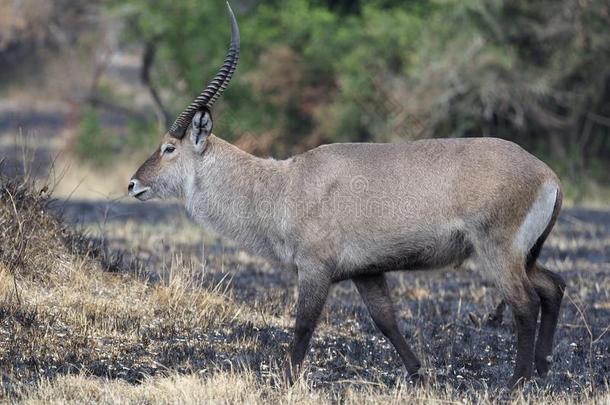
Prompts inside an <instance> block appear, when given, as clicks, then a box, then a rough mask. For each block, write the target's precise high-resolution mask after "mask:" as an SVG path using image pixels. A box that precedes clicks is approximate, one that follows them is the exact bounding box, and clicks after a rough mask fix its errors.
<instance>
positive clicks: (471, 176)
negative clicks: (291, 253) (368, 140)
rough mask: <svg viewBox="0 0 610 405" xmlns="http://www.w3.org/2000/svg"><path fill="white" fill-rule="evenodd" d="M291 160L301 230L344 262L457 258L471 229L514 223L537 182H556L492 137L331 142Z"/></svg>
mask: <svg viewBox="0 0 610 405" xmlns="http://www.w3.org/2000/svg"><path fill="white" fill-rule="evenodd" d="M292 165H293V166H294V169H295V173H296V175H293V176H294V179H293V181H292V182H291V187H292V190H291V193H292V195H294V196H298V197H295V198H301V199H302V200H303V201H304V204H303V205H301V206H300V210H299V212H298V213H297V219H296V226H297V227H298V230H297V232H298V233H299V234H303V235H305V237H304V239H305V240H307V241H308V243H310V244H312V246H311V247H310V248H312V249H313V248H315V249H316V250H317V251H318V253H322V256H325V257H328V258H333V259H332V260H336V261H337V263H336V265H338V266H339V267H341V266H343V267H346V268H353V267H358V266H364V267H366V265H367V264H371V265H378V264H379V263H381V265H382V266H388V267H391V266H408V265H411V266H415V267H436V266H442V265H446V264H451V263H453V262H455V261H461V260H463V259H464V258H465V257H466V256H467V255H468V254H469V253H470V251H471V250H472V246H470V241H469V239H471V238H473V237H474V236H473V235H474V233H475V232H477V229H474V228H484V227H486V226H488V224H490V223H491V222H492V221H494V222H493V227H495V228H501V229H500V231H502V230H504V229H511V230H513V231H514V230H516V228H517V227H518V226H519V224H520V223H521V221H522V220H523V218H524V217H525V215H526V214H527V210H528V209H529V207H530V206H531V205H532V204H533V202H534V200H535V199H536V197H537V191H538V189H539V188H540V186H541V182H545V181H547V182H555V183H556V184H558V180H557V178H556V176H555V175H554V173H553V172H552V171H551V170H550V169H549V168H548V167H547V166H546V165H545V164H544V163H542V162H541V161H540V160H538V159H537V158H535V157H534V156H532V155H531V154H529V153H527V152H526V151H525V150H523V149H522V148H521V147H519V146H517V145H516V144H514V143H511V142H508V141H504V140H501V139H495V138H461V139H433V140H421V141H415V142H404V143H396V144H332V145H327V146H322V147H319V148H316V149H314V150H312V151H309V152H307V153H305V154H303V155H299V156H297V157H295V158H294V160H293V162H292ZM498 217H501V218H498ZM312 241H314V242H312ZM324 252H325V253H324ZM398 268H403V267H398Z"/></svg>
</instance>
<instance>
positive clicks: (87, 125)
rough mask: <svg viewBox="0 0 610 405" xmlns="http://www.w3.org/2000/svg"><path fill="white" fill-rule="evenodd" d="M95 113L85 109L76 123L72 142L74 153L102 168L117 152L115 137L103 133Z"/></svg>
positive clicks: (90, 109)
mask: <svg viewBox="0 0 610 405" xmlns="http://www.w3.org/2000/svg"><path fill="white" fill-rule="evenodd" d="M103 132H104V130H102V126H101V124H100V120H99V117H98V115H97V111H96V110H95V109H94V108H87V109H85V110H84V111H83V113H82V114H81V116H80V119H79V122H78V134H77V136H76V139H75V141H74V153H75V154H76V156H77V157H78V158H80V159H82V160H83V161H86V162H89V163H91V164H92V165H94V166H104V165H106V164H108V163H109V162H110V160H111V157H112V155H113V153H115V152H116V150H117V145H116V137H114V136H108V134H105V133H103Z"/></svg>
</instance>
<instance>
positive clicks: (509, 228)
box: [128, 3, 565, 387]
mask: <svg viewBox="0 0 610 405" xmlns="http://www.w3.org/2000/svg"><path fill="white" fill-rule="evenodd" d="M227 6H228V11H229V17H230V23H231V44H230V48H229V51H228V53H227V56H226V58H225V61H224V64H223V65H222V67H221V68H220V71H219V72H218V74H217V75H216V76H215V78H214V79H213V80H212V81H211V82H210V83H209V84H208V85H207V87H206V88H205V89H204V91H203V92H202V93H201V94H200V95H199V96H198V97H197V98H196V99H195V100H194V101H193V102H192V103H191V104H190V105H189V106H188V107H187V108H186V109H185V110H184V111H183V112H182V113H181V114H180V115H179V116H178V118H177V119H176V120H175V122H174V123H173V125H172V126H171V127H170V129H169V131H168V132H167V133H166V134H165V135H164V136H163V139H162V141H161V145H160V147H159V148H158V149H157V150H155V151H154V152H153V154H152V155H151V156H150V157H149V158H148V160H146V161H145V162H144V163H143V164H142V166H141V167H140V168H139V169H138V170H137V172H136V173H135V175H134V176H133V178H132V179H131V181H130V182H129V186H128V192H129V195H130V196H133V197H135V198H137V199H139V200H141V201H146V200H150V199H153V198H158V199H171V198H174V199H178V200H180V201H181V202H182V203H183V204H184V205H185V207H186V211H187V213H188V214H189V216H190V217H191V218H192V219H193V220H194V221H195V222H197V223H198V224H200V225H202V226H204V227H206V228H208V229H212V230H214V231H215V232H217V233H218V234H220V235H223V236H225V237H227V238H229V239H232V240H233V241H235V242H237V243H238V244H239V245H241V246H243V247H244V248H246V249H248V250H250V251H251V252H253V253H254V254H257V255H260V256H262V257H266V258H268V259H270V260H272V261H274V262H277V263H280V264H282V265H283V267H285V268H287V269H291V270H294V271H296V274H297V288H298V299H297V311H296V322H295V326H294V338H293V343H292V349H291V355H290V360H289V364H288V367H287V370H288V372H287V376H289V378H292V377H293V376H294V375H295V373H296V372H298V370H299V369H300V367H301V365H302V362H303V360H304V357H305V354H306V351H307V348H308V345H309V342H310V339H311V337H312V334H313V333H314V329H315V327H316V324H317V321H318V318H319V316H320V313H321V311H322V309H323V306H324V304H325V301H326V299H327V295H328V293H329V289H330V288H331V286H332V285H333V284H334V283H337V282H339V281H342V280H347V279H350V280H352V281H353V282H354V284H355V286H356V289H357V290H358V292H359V294H360V295H361V297H362V299H363V301H364V303H365V305H366V307H367V309H368V311H369V313H370V315H371V317H372V319H373V321H374V323H375V324H376V326H377V327H378V329H379V330H380V331H381V332H382V333H383V335H385V337H386V338H387V339H388V340H389V341H390V342H391V343H392V345H393V346H394V348H395V349H396V351H397V352H398V355H399V356H400V358H401V360H402V362H403V363H404V366H405V368H406V372H407V373H408V376H409V377H410V378H412V379H413V380H415V381H420V380H421V378H422V373H421V371H420V366H421V363H420V361H419V359H418V357H417V356H416V355H415V354H414V352H413V350H412V349H411V348H410V346H409V344H408V343H407V341H406V339H405V337H404V336H403V335H402V334H401V332H400V330H399V327H398V323H397V317H396V314H395V309H394V304H393V302H392V300H391V298H390V293H389V289H388V284H387V282H386V275H385V273H387V272H391V271H398V270H427V269H430V270H432V269H437V268H441V267H445V266H450V265H456V264H459V263H462V262H463V261H464V260H466V259H471V258H472V259H474V260H476V261H478V262H479V263H480V264H481V266H480V268H481V269H482V271H484V272H485V273H486V274H487V276H488V277H489V278H491V280H493V281H494V283H495V285H496V286H497V287H498V289H499V291H500V292H501V295H502V298H503V299H504V301H505V302H506V303H507V304H508V305H509V306H510V307H511V309H512V312H513V315H514V319H515V325H516V335H517V359H516V365H515V368H514V373H513V376H512V378H511V380H510V382H509V386H511V387H514V386H517V385H520V383H521V382H523V381H525V380H527V379H530V378H532V377H533V372H534V365H535V367H536V370H537V372H538V374H539V375H540V376H544V375H546V374H547V372H548V371H549V368H550V365H551V362H552V357H551V352H552V347H553V335H554V333H555V329H556V325H557V319H558V315H559V311H560V304H561V300H562V297H563V290H564V287H565V284H564V281H563V280H562V278H561V277H560V276H559V275H557V274H555V273H553V272H551V271H550V270H548V269H547V268H545V267H544V266H542V265H541V264H540V263H538V262H537V259H538V256H539V254H540V250H541V248H542V246H543V244H544V242H545V239H546V238H547V236H548V235H549V233H550V232H551V229H552V228H553V225H554V224H555V221H556V219H557V216H558V214H559V210H560V207H561V201H562V190H561V184H560V181H559V179H558V178H557V176H556V175H555V174H554V173H553V171H552V170H551V169H550V168H549V167H548V166H547V165H545V164H544V163H543V162H542V161H540V160H538V159H537V158H536V157H534V156H532V155H530V154H529V153H528V152H526V151H525V150H523V149H522V148H521V147H519V146H517V145H516V144H514V143H511V142H508V141H505V140H501V139H494V138H453V139H452V138H449V139H428V140H418V141H412V142H402V143H394V144H381V143H342V144H331V145H324V146H320V147H318V148H315V149H313V150H310V151H308V152H305V153H303V154H299V155H296V156H294V157H291V158H289V159H286V160H275V159H263V158H259V157H255V156H252V155H250V154H249V153H246V152H244V151H242V150H240V149H238V148H237V147H235V146H233V145H231V144H230V143H228V142H225V141H224V140H222V139H221V138H218V137H216V136H215V135H214V134H213V133H212V128H213V119H212V114H211V109H212V106H213V105H214V103H215V102H216V100H218V98H219V97H220V95H221V94H222V93H223V91H224V90H225V89H226V87H227V85H228V84H229V81H230V80H231V78H232V76H233V73H234V72H235V69H236V67H237V63H238V59H239V51H240V34H239V28H238V24H237V21H236V18H235V15H234V14H233V11H232V10H231V7H230V5H229V4H228V3H227ZM539 312H540V313H541V315H540V326H539V327H537V320H538V315H539ZM536 334H537V339H536Z"/></svg>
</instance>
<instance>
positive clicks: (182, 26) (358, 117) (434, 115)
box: [109, 0, 610, 181]
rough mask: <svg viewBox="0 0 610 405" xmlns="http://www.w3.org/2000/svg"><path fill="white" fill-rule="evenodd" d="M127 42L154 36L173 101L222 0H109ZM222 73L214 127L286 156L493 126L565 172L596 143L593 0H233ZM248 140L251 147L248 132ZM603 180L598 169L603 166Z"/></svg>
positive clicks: (606, 30)
mask: <svg viewBox="0 0 610 405" xmlns="http://www.w3.org/2000/svg"><path fill="white" fill-rule="evenodd" d="M109 4H110V9H111V10H112V12H114V13H116V14H117V15H119V16H121V17H123V18H124V19H125V20H126V22H127V23H126V27H127V32H126V35H127V40H129V41H132V42H148V41H155V43H157V44H158V46H159V52H158V59H157V63H156V65H155V67H154V81H155V82H156V83H157V84H158V85H159V86H160V87H161V88H162V90H164V94H170V99H169V100H168V101H169V102H170V103H169V105H171V106H172V109H173V111H171V112H172V113H178V112H179V111H180V110H181V109H182V108H183V106H184V105H186V104H187V103H188V102H190V100H191V99H192V97H193V96H195V95H197V94H198V93H199V91H200V90H201V89H202V87H203V86H204V85H205V83H206V82H207V80H209V79H210V78H211V77H212V76H213V75H214V74H215V73H216V70H217V69H218V67H219V66H220V64H221V62H222V60H223V57H224V54H225V52H226V44H227V43H228V38H229V26H228V23H227V18H226V10H225V5H224V2H223V1H205V2H203V1H196V0H185V1H179V2H178V1H175V0H156V1H148V0H128V1H123V0H113V1H110V2H109ZM233 6H234V8H235V10H236V11H237V14H238V19H239V22H240V27H241V32H242V57H241V62H240V66H239V68H238V72H237V75H236V78H235V79H234V81H233V82H232V84H231V86H230V87H229V89H228V91H227V92H226V93H225V96H224V97H223V98H222V99H221V101H220V102H219V104H218V106H217V107H216V111H215V117H216V126H215V131H216V132H217V133H218V134H220V135H222V136H223V137H225V138H228V139H230V140H233V141H235V140H239V139H242V138H249V139H253V140H254V141H255V142H254V143H255V144H256V142H258V143H259V145H258V152H259V153H271V154H274V155H276V156H285V155H288V154H291V153H295V152H299V151H302V150H303V149H305V148H308V147H312V146H316V145H318V144H320V143H323V142H334V141H393V140H399V139H414V138H419V137H431V136H436V137H441V136H442V137H446V136H498V137H503V138H507V139H511V140H514V141H516V142H518V143H519V144H521V145H523V146H524V147H526V148H527V149H529V150H531V151H533V152H535V153H537V154H539V155H541V156H551V157H552V160H554V161H557V162H558V165H557V167H559V166H561V167H565V168H566V170H565V173H567V176H568V177H569V178H570V179H571V180H574V181H576V180H577V178H578V176H579V175H580V174H581V173H583V172H591V171H595V170H596V169H595V163H594V162H595V161H597V160H601V161H602V162H606V163H607V162H608V156H610V140H609V139H610V124H609V123H610V48H609V42H608V40H607V39H608V38H610V17H608V16H609V15H610V6H609V5H608V3H607V1H604V0H592V1H591V2H585V3H583V2H580V1H577V0H560V1H555V0H542V1H538V2H529V1H525V0H518V1H508V0H464V1H455V0H403V1H398V0H373V1H366V2H365V1H363V0H282V1H278V0H274V1H260V0H249V1H246V0H241V1H240V0H234V1H233ZM251 149H257V145H255V146H254V147H253V148H252V147H251ZM606 177H607V176H606Z"/></svg>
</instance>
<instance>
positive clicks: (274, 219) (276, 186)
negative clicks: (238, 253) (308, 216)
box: [185, 135, 287, 260]
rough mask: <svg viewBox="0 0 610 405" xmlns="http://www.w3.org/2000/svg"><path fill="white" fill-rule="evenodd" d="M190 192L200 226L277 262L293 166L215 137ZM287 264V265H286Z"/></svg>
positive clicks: (192, 211)
mask: <svg viewBox="0 0 610 405" xmlns="http://www.w3.org/2000/svg"><path fill="white" fill-rule="evenodd" d="M207 142H209V144H208V145H207V147H206V151H205V152H204V155H203V156H202V158H201V160H200V161H198V162H197V164H196V167H195V168H194V170H193V175H192V176H191V178H189V184H188V185H187V187H186V193H185V194H186V195H185V197H186V201H185V204H186V209H187V211H188V212H189V213H190V215H191V216H192V217H193V218H194V219H195V220H196V221H197V222H199V223H201V224H203V225H205V226H208V227H210V228H212V229H213V230H214V231H216V232H218V233H219V234H221V235H223V236H226V237H228V238H230V239H233V240H234V241H236V242H238V243H240V244H242V245H244V247H246V248H249V249H250V250H252V251H254V252H255V253H257V254H260V255H264V256H267V257H272V258H274V259H280V258H279V257H277V251H276V250H277V249H276V246H275V245H276V243H275V240H281V239H283V236H282V235H281V234H280V233H281V229H280V225H279V223H281V221H282V219H281V208H282V207H281V205H278V204H281V203H280V202H281V201H283V200H284V198H283V197H284V193H285V189H286V184H287V164H286V162H283V161H276V160H272V159H261V158H258V157H255V156H252V155H250V154H248V153H246V152H244V151H242V150H240V149H239V148H237V147H235V146H233V145H231V144H230V143H228V142H225V141H223V140H222V139H219V138H217V137H215V136H213V135H210V138H209V139H208V141H207ZM280 260H281V259H280Z"/></svg>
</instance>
